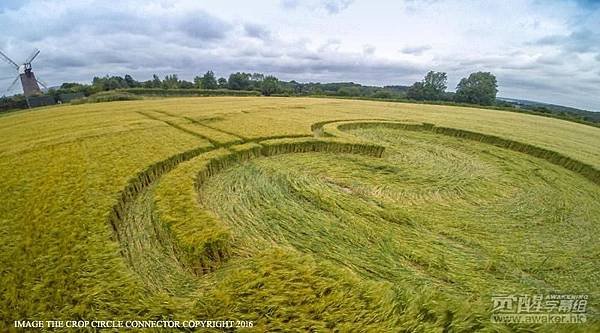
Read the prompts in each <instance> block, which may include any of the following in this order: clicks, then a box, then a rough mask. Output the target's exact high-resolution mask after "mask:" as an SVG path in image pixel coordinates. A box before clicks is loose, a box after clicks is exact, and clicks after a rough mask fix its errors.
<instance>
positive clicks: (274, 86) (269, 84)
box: [260, 75, 279, 96]
mask: <svg viewBox="0 0 600 333" xmlns="http://www.w3.org/2000/svg"><path fill="white" fill-rule="evenodd" d="M260 91H261V93H262V94H263V95H265V96H271V94H274V93H276V92H278V91H279V79H278V78H276V77H274V76H272V75H269V76H267V77H265V78H264V79H262V82H261V84H260Z"/></svg>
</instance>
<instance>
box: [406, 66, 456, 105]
mask: <svg viewBox="0 0 600 333" xmlns="http://www.w3.org/2000/svg"><path fill="white" fill-rule="evenodd" d="M447 80H448V78H447V76H446V73H444V72H434V71H429V73H427V75H425V78H424V79H423V81H421V82H415V83H414V84H413V85H412V86H410V88H408V91H407V92H406V96H407V97H408V98H411V99H417V100H429V101H439V100H441V99H443V97H444V92H445V91H446V81H447Z"/></svg>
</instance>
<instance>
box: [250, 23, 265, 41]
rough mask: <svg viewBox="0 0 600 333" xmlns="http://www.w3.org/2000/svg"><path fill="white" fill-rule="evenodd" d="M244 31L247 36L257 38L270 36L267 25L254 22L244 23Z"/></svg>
mask: <svg viewBox="0 0 600 333" xmlns="http://www.w3.org/2000/svg"><path fill="white" fill-rule="evenodd" d="M244 32H245V33H246V35H247V36H249V37H253V38H258V39H268V38H269V37H271V32H270V31H269V29H267V27H265V26H263V25H260V24H255V23H246V24H244Z"/></svg>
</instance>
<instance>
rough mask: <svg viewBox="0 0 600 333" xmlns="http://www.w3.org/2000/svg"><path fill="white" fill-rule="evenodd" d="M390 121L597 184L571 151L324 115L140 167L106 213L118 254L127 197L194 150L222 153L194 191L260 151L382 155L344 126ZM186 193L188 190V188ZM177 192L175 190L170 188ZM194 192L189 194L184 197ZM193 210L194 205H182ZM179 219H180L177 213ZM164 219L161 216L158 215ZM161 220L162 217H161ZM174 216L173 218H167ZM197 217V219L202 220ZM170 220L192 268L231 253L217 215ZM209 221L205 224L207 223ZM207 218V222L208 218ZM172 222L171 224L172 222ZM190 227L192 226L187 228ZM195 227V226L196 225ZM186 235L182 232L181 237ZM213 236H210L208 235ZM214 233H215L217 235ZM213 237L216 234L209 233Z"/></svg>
mask: <svg viewBox="0 0 600 333" xmlns="http://www.w3.org/2000/svg"><path fill="white" fill-rule="evenodd" d="M381 126H384V127H389V128H397V129H404V130H412V131H429V132H432V133H437V134H443V135H447V136H452V137H457V138H464V139H469V140H474V141H479V142H483V143H487V144H491V145H495V146H498V147H502V148H506V149H510V150H514V151H517V152H522V153H526V154H529V155H531V156H534V157H538V158H542V159H545V160H547V161H549V162H551V163H553V164H556V165H559V166H561V167H564V168H566V169H568V170H571V171H574V172H576V173H579V174H580V175H583V176H584V177H586V178H588V179H589V180H591V181H592V182H594V183H596V184H600V171H598V170H597V169H595V168H594V167H592V166H590V165H587V164H585V163H582V162H580V161H577V160H574V159H572V158H570V157H567V156H564V155H561V154H559V153H556V152H554V151H551V150H547V149H544V148H540V147H537V146H533V145H530V144H526V143H521V142H518V141H513V140H509V139H504V138H501V137H498V136H494V135H486V134H482V133H477V132H472V131H467V130H460V129H454V128H448V127H437V126H435V125H433V124H429V123H416V122H409V121H406V122H401V121H394V120H384V119H353V120H329V121H323V122H318V123H315V124H313V125H312V126H311V130H312V131H313V132H314V133H315V134H316V135H318V134H322V135H324V136H328V137H327V138H315V137H306V136H293V135H292V136H287V137H281V136H273V137H265V138H255V139H252V140H248V141H247V142H245V143H242V144H235V143H233V144H230V145H225V146H221V147H201V148H196V149H192V150H189V151H186V152H183V153H180V154H176V155H173V156H171V157H169V158H167V159H165V160H163V161H160V162H158V163H155V164H152V165H150V166H149V167H147V168H146V169H145V170H144V171H142V172H140V173H138V174H137V175H136V176H135V177H133V178H132V179H131V180H130V181H129V182H128V184H127V185H126V186H125V188H124V189H123V190H122V191H121V193H120V194H119V196H118V198H117V203H116V204H115V205H114V206H113V209H112V210H111V212H110V213H109V216H108V220H109V222H110V224H111V226H112V228H113V231H114V235H115V238H116V240H117V241H118V242H119V243H120V245H121V248H122V255H123V256H126V254H127V253H129V251H126V249H127V246H128V244H127V242H126V241H125V240H124V239H122V238H123V237H122V235H123V234H124V233H125V232H126V231H127V229H125V228H126V226H125V225H123V223H124V222H125V216H126V212H127V211H128V209H129V208H130V205H131V203H132V202H133V201H134V200H135V199H136V198H137V196H138V195H139V194H140V193H141V192H142V191H143V190H145V189H146V188H147V187H148V186H150V185H152V184H153V183H154V182H156V181H157V180H158V179H159V178H160V177H161V176H163V175H164V174H165V173H167V172H169V171H171V170H173V169H174V168H175V167H176V166H177V165H178V164H180V163H181V162H184V161H188V160H191V159H193V158H195V157H199V155H201V154H203V153H207V152H211V151H215V150H216V149H224V151H225V153H223V154H214V155H213V156H211V157H209V158H208V159H207V160H206V161H205V162H206V163H204V164H203V165H202V167H201V169H200V170H198V171H197V172H196V173H195V175H194V176H193V177H190V178H189V179H190V183H189V184H188V185H189V186H188V185H186V186H187V188H189V189H190V190H192V191H195V192H197V191H199V189H200V188H201V186H202V185H203V184H204V182H206V180H207V179H209V178H210V177H212V176H213V175H215V174H217V173H219V172H221V171H223V170H225V169H227V168H229V167H230V166H232V165H234V164H235V163H239V162H242V161H247V160H250V159H253V158H257V157H261V156H273V155H279V154H288V153H304V152H329V153H351V154H363V155H369V156H374V157H381V156H382V154H383V152H384V150H385V147H383V146H381V145H377V144H373V143H369V142H366V141H365V140H363V139H359V138H358V137H356V136H354V135H352V134H350V133H347V132H346V131H347V130H350V129H356V128H369V127H381ZM187 194H189V193H187ZM175 195H178V193H175ZM194 197H197V196H194V195H188V198H194ZM190 200H191V201H189V202H186V203H184V205H187V206H188V208H189V207H192V208H191V209H195V210H196V211H198V212H200V209H199V206H198V202H197V200H193V199H190ZM183 211H189V212H193V210H182V212H183ZM199 216H200V218H201V219H202V218H207V217H206V216H207V215H206V214H199ZM181 221H183V219H181ZM163 222H164V221H163ZM163 222H161V223H163ZM171 222H173V221H171ZM201 222H202V221H201ZM173 223H174V224H173V225H170V226H169V228H167V229H168V230H170V233H171V236H173V239H174V240H175V242H174V243H175V244H174V246H175V247H177V251H176V254H177V257H178V259H179V262H180V263H181V264H182V265H184V266H187V267H190V268H191V269H192V271H193V272H195V273H196V274H203V273H206V272H209V271H212V270H214V269H215V268H216V267H218V265H219V263H220V262H223V261H225V260H227V259H228V257H229V256H230V251H229V245H230V240H231V237H230V234H229V232H228V230H226V229H223V228H221V227H220V226H218V225H220V224H221V223H220V221H218V220H213V221H208V220H207V221H203V222H202V223H199V224H194V225H193V226H187V229H186V228H185V226H181V225H180V226H179V227H181V228H182V230H180V231H181V232H179V235H178V230H177V228H178V226H177V224H176V221H175V222H173ZM207 223H208V224H207ZM211 223H212V224H211ZM205 226H206V227H213V229H211V230H213V231H215V230H216V231H215V232H212V233H211V232H209V233H205V234H203V231H206V230H203V228H204V227H205ZM215 226H216V227H215ZM171 227H172V228H171ZM196 227H197V228H196ZM190 229H191V230H190ZM196 229H199V230H196ZM181 235H185V237H181ZM213 236H215V237H216V238H215V237H213ZM217 236H218V237H217ZM213 238H215V239H213Z"/></svg>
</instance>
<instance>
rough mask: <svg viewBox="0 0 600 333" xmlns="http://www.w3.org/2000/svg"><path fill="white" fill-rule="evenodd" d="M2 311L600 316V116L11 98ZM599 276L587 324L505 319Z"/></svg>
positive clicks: (405, 322) (391, 323) (527, 328)
mask: <svg viewBox="0 0 600 333" xmlns="http://www.w3.org/2000/svg"><path fill="white" fill-rule="evenodd" d="M0 137H1V138H2V141H1V142H0V157H1V158H0V177H1V179H2V182H0V202H2V204H1V205H0V269H1V274H0V300H1V302H0V318H2V321H1V322H0V325H1V326H0V331H11V330H15V329H14V328H13V321H15V320H23V319H36V320H61V319H62V320H77V319H85V318H90V319H91V318H96V319H110V320H127V319H131V318H143V319H148V320H150V319H155V320H158V319H177V320H189V319H204V320H206V319H211V320H221V319H223V320H247V321H252V322H253V327H252V328H240V329H239V331H257V332H262V331H314V332H321V331H335V332H356V331H358V332H472V331H483V332H512V331H522V332H532V331H533V332H538V331H539V332H549V331H564V332H595V331H598V330H600V317H599V314H598V311H599V310H600V287H599V286H600V273H599V272H600V270H599V268H600V242H599V241H598V234H599V231H600V224H599V223H598V221H599V218H600V129H598V128H594V127H590V126H586V125H582V124H577V123H572V122H567V121H563V120H557V119H551V118H544V117H539V116H532V115H526V114H520V113H510V112H504V111H494V110H482V109H475V108H460V107H451V106H436V105H419V104H405V103H384V102H371V101H351V100H339V99H322V98H277V97H270V98H265V97H201V98H166V99H146V100H139V101H127V102H111V103H97V104H81V105H65V106H59V107H50V108H41V109H36V110H32V111H26V112H16V113H11V114H6V115H2V116H0ZM499 294H586V295H589V304H588V312H587V314H588V317H587V318H588V322H587V323H586V324H573V325H568V324H561V325H556V324H546V325H541V324H510V325H508V324H507V325H505V324H499V323H493V322H491V321H490V311H491V306H492V303H491V300H490V299H491V297H492V296H493V295H499Z"/></svg>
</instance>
